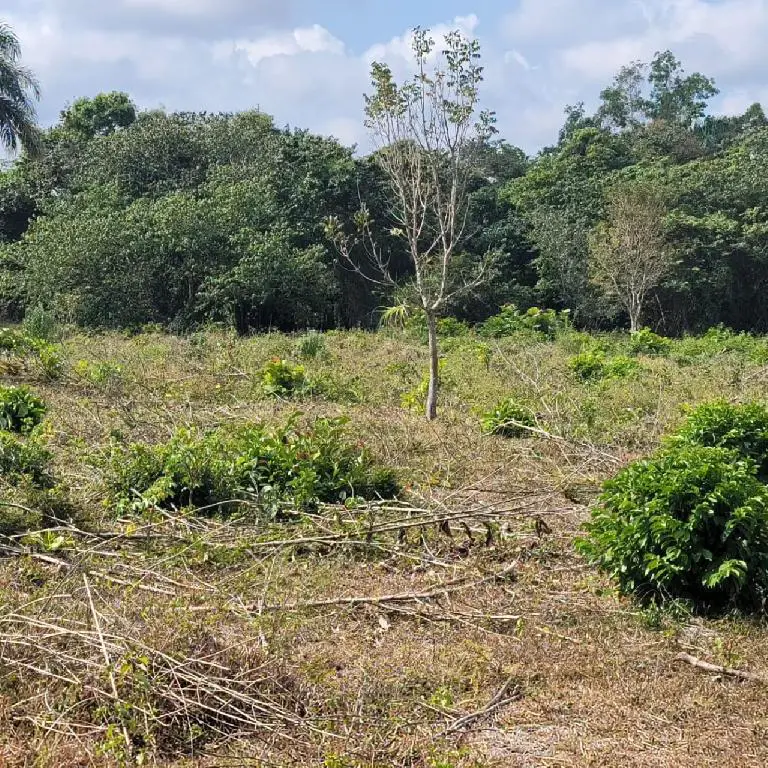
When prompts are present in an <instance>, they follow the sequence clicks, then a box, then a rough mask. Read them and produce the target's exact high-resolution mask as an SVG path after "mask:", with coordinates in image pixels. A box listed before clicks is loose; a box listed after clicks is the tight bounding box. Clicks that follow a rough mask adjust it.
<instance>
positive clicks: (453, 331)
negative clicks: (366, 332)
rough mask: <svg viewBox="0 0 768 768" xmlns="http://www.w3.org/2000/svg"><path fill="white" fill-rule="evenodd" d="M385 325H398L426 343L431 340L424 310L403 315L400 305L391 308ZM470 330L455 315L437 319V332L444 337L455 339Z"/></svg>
mask: <svg viewBox="0 0 768 768" xmlns="http://www.w3.org/2000/svg"><path fill="white" fill-rule="evenodd" d="M383 321H384V324H385V325H389V326H392V325H398V324H402V327H403V329H404V330H405V331H407V332H408V333H409V334H411V335H413V336H416V337H418V338H419V339H420V341H421V342H422V343H424V344H426V343H427V341H428V340H429V336H428V334H427V317H426V315H425V314H424V312H423V311H421V312H414V313H412V314H409V315H403V313H402V310H401V309H400V307H399V306H396V307H392V308H390V311H389V312H388V313H387V314H386V315H385V316H384V318H383ZM469 331H470V328H469V326H468V325H467V324H466V323H465V322H464V321H463V320H457V319H456V318H455V317H441V318H438V320H437V334H438V336H440V337H441V338H443V339H454V338H460V337H462V336H466V335H467V334H468V333H469Z"/></svg>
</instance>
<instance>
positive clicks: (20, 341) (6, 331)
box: [0, 328, 34, 354]
mask: <svg viewBox="0 0 768 768" xmlns="http://www.w3.org/2000/svg"><path fill="white" fill-rule="evenodd" d="M33 348H34V344H33V342H32V339H30V338H29V337H28V336H27V335H26V334H25V333H22V332H21V331H17V330H15V329H13V328H0V349H1V350H3V351H4V352H12V353H15V354H19V353H22V354H23V353H26V352H29V351H31V350H32V349H33Z"/></svg>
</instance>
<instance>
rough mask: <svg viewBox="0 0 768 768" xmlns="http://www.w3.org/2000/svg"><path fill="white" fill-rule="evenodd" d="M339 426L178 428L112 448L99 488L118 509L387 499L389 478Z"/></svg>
mask: <svg viewBox="0 0 768 768" xmlns="http://www.w3.org/2000/svg"><path fill="white" fill-rule="evenodd" d="M345 424H346V422H345V421H344V420H342V419H319V420H317V421H316V422H315V423H314V424H313V426H312V428H311V429H300V428H298V427H297V426H296V424H295V421H291V422H289V423H288V424H287V425H286V426H284V427H281V428H268V427H265V426H262V425H250V426H246V427H242V428H239V429H236V430H233V431H227V430H219V431H217V432H212V433H210V434H207V435H204V436H198V435H196V434H194V433H192V432H190V431H188V430H181V431H179V432H178V433H177V434H176V435H175V436H174V437H173V438H172V439H171V440H170V441H169V442H168V443H165V444H162V445H157V446H148V445H143V444H137V445H131V446H121V445H115V446H114V447H113V451H112V455H111V459H110V461H109V466H108V471H107V478H106V483H107V490H108V493H109V496H110V498H111V500H113V501H114V502H116V503H117V504H118V507H119V508H120V509H124V508H125V507H126V506H128V507H130V505H131V502H132V501H134V500H135V496H136V494H137V493H138V494H140V495H141V496H142V497H143V498H144V499H145V500H147V501H149V502H150V503H153V504H157V505H160V506H165V507H175V508H178V507H186V506H192V507H208V506H211V507H214V506H217V507H218V508H220V509H221V510H222V511H225V512H226V511H228V510H227V509H226V508H225V507H226V503H227V502H229V503H235V506H237V504H236V502H238V501H241V502H242V501H249V502H253V503H254V504H256V505H257V506H258V507H259V508H261V509H266V510H269V511H272V512H275V511H277V510H278V509H279V505H280V504H282V503H288V504H291V505H294V506H296V507H299V508H307V507H311V506H312V505H314V504H316V503H318V502H340V501H344V500H345V499H347V498H350V497H353V496H356V497H361V498H365V499H373V498H376V497H378V496H381V497H392V496H393V495H395V494H396V493H397V491H398V484H397V481H396V479H395V475H394V473H393V472H392V471H391V470H389V469H386V468H382V467H379V466H377V465H376V464H375V463H374V462H373V460H372V458H371V456H370V454H369V453H368V452H367V451H366V450H365V449H364V448H362V447H360V446H357V445H353V444H351V443H349V442H348V441H347V439H346V438H345V434H344V427H345Z"/></svg>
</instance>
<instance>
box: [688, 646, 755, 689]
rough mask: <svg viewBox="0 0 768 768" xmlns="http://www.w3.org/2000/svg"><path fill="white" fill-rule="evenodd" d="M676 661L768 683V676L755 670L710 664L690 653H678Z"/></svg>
mask: <svg viewBox="0 0 768 768" xmlns="http://www.w3.org/2000/svg"><path fill="white" fill-rule="evenodd" d="M675 661H684V662H685V663H686V664H690V665H691V666H692V667H696V668H697V669H703V670H704V671H705V672H712V673H714V674H717V675H728V676H729V677H737V678H739V679H740V680H749V681H750V682H753V683H762V684H763V685H768V678H765V677H763V676H762V675H756V674H754V673H753V672H744V671H742V670H740V669H732V668H731V667H721V666H720V665H719V664H710V663H709V662H708V661H702V660H701V659H697V658H696V657H695V656H691V655H690V654H689V653H678V654H677V656H675Z"/></svg>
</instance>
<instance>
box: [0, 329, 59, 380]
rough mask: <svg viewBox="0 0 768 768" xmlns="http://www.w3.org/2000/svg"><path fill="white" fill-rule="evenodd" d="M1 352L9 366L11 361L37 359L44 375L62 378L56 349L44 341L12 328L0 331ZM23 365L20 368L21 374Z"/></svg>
mask: <svg viewBox="0 0 768 768" xmlns="http://www.w3.org/2000/svg"><path fill="white" fill-rule="evenodd" d="M0 352H2V353H3V355H4V357H5V360H4V362H5V363H6V367H7V364H8V362H9V359H11V358H18V359H20V360H24V359H25V358H30V357H31V358H33V359H36V360H37V361H38V363H39V366H40V368H41V370H42V373H43V375H44V376H45V377H46V378H49V379H57V378H59V377H60V376H61V371H62V362H61V357H60V356H59V353H58V351H57V350H56V347H55V346H54V345H53V344H50V343H48V342H47V341H45V340H43V339H37V338H33V337H32V336H29V335H27V334H26V333H23V332H21V331H17V330H14V329H12V328H2V329H0ZM21 367H22V366H21V365H19V366H18V368H19V371H18V372H21Z"/></svg>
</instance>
